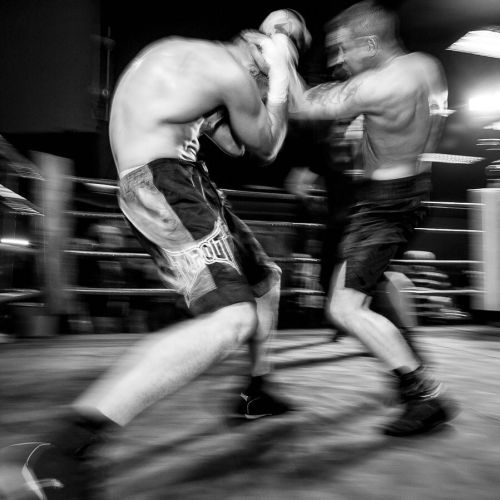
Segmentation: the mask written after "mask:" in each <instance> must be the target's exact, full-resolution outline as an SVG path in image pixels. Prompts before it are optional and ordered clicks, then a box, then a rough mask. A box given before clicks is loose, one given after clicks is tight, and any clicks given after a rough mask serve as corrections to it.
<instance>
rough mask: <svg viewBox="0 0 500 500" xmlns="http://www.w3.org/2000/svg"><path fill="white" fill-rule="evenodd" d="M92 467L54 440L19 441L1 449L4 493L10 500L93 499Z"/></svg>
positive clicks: (0, 481)
mask: <svg viewBox="0 0 500 500" xmlns="http://www.w3.org/2000/svg"><path fill="white" fill-rule="evenodd" d="M91 486H93V485H92V483H91V477H90V469H89V468H88V466H87V464H86V463H85V462H84V461H82V460H79V459H78V458H76V457H72V456H69V455H66V454H64V453H62V452H61V451H60V450H59V449H58V448H56V447H55V446H54V445H52V444H51V443H47V442H30V443H19V444H15V445H12V446H8V447H7V448H4V449H3V450H1V452H0V493H1V494H3V496H2V495H1V494H0V497H1V498H5V499H6V500H28V499H29V500H31V499H33V500H90V499H91V498H94V497H93V496H91V493H90V491H91V488H90V487H91Z"/></svg>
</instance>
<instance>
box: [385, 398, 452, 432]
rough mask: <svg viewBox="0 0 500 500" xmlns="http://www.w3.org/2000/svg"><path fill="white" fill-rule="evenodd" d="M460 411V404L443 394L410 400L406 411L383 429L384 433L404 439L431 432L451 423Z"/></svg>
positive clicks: (406, 404) (407, 402)
mask: <svg viewBox="0 0 500 500" xmlns="http://www.w3.org/2000/svg"><path fill="white" fill-rule="evenodd" d="M458 411H459V407H458V403H456V402H455V401H454V400H452V399H450V398H449V397H445V396H443V395H441V394H436V395H434V396H431V397H426V398H415V399H411V400H410V399H408V400H406V402H405V409H404V411H403V412H402V413H401V415H399V417H398V418H397V419H396V420H394V421H393V422H391V423H389V424H387V425H386V426H385V427H383V433H384V434H386V435H388V436H399V437H403V436H412V435H415V434H422V433H425V432H429V431H431V430H433V429H435V428H437V427H439V426H441V425H443V424H445V423H447V422H449V421H451V420H452V419H453V418H455V417H456V416H457V414H458Z"/></svg>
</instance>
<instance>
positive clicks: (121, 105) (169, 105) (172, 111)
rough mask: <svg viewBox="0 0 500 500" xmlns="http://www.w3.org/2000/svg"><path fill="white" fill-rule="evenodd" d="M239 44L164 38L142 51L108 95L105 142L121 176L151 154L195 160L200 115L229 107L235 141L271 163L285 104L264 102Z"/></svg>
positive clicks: (282, 126) (283, 124)
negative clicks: (109, 105) (110, 99)
mask: <svg viewBox="0 0 500 500" xmlns="http://www.w3.org/2000/svg"><path fill="white" fill-rule="evenodd" d="M251 64H254V62H253V59H252V58H251V54H250V52H249V50H248V48H245V44H241V43H240V44H239V45H230V44H227V45H225V44H221V43H213V42H207V41H203V40H187V39H182V38H169V39H166V40H162V41H160V42H158V43H156V44H153V45H151V46H149V47H148V48H146V49H145V50H144V51H143V52H141V53H140V54H139V55H138V56H137V57H136V58H135V59H134V60H133V61H132V63H131V64H130V65H129V66H128V68H127V69H126V71H125V72H124V74H123V75H122V77H121V79H120V80H119V82H118V85H117V88H116V90H115V94H114V96H113V105H112V112H111V117H110V142H111V147H112V151H113V155H114V158H115V162H116V165H117V168H118V172H119V174H120V176H122V175H123V173H124V172H125V171H127V170H130V169H133V168H137V167H139V166H141V165H144V164H146V163H148V162H150V161H152V160H154V159H156V158H177V159H181V160H191V161H194V160H196V155H197V152H198V149H199V142H198V136H199V134H200V129H201V126H202V124H203V122H204V117H206V116H209V115H210V114H212V113H213V112H214V110H216V109H217V108H220V107H224V108H225V109H226V110H227V114H228V121H229V126H230V129H231V132H232V134H233V136H234V138H235V140H236V141H238V143H241V144H243V145H244V146H245V147H246V149H247V150H249V151H250V152H252V153H253V154H255V155H257V156H258V157H260V158H262V159H264V160H266V161H270V160H272V159H273V158H274V156H275V155H276V154H277V151H278V150H279V148H280V147H281V144H282V142H283V139H284V135H285V133H286V121H285V119H286V110H283V109H282V108H283V106H278V105H276V104H273V103H267V104H264V103H263V102H262V99H261V96H260V93H259V89H258V87H257V84H256V83H255V81H254V80H253V79H252V78H251V76H250V73H249V70H248V67H249V66H250V65H251Z"/></svg>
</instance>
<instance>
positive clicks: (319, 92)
mask: <svg viewBox="0 0 500 500" xmlns="http://www.w3.org/2000/svg"><path fill="white" fill-rule="evenodd" d="M358 89H359V83H358V82H356V83H354V82H346V83H337V82H328V83H321V84H319V85H317V86H316V87H313V88H311V89H310V90H308V91H307V93H306V99H307V100H308V101H309V102H314V103H317V104H325V105H326V104H342V103H344V102H346V101H348V100H349V99H352V98H353V97H355V95H356V94H357V92H358Z"/></svg>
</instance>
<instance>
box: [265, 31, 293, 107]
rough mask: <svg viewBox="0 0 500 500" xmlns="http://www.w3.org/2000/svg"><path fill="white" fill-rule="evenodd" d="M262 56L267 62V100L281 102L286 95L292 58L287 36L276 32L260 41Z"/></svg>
mask: <svg viewBox="0 0 500 500" xmlns="http://www.w3.org/2000/svg"><path fill="white" fill-rule="evenodd" d="M261 47H262V56H263V57H264V59H265V60H266V62H267V63H268V64H269V74H268V77H269V91H268V95H267V100H268V102H270V103H276V104H281V103H284V102H286V100H287V97H288V85H289V80H290V71H289V64H290V63H291V61H292V60H293V53H292V47H291V43H290V40H289V39H288V37H287V36H285V35H283V34H281V33H276V34H274V35H272V37H269V38H267V39H265V40H263V41H262V43H261Z"/></svg>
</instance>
